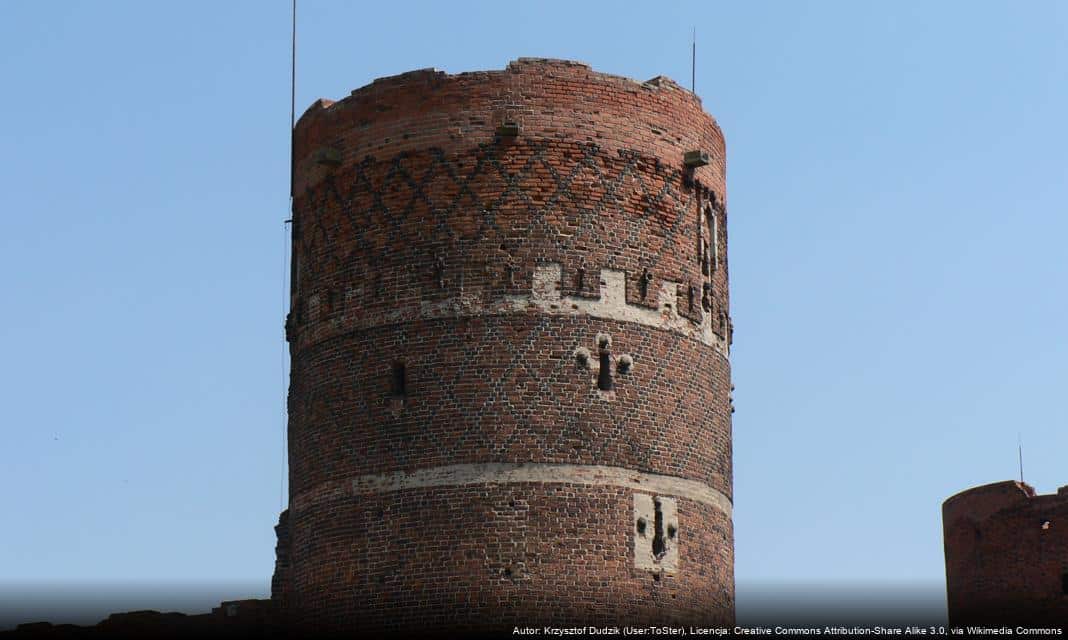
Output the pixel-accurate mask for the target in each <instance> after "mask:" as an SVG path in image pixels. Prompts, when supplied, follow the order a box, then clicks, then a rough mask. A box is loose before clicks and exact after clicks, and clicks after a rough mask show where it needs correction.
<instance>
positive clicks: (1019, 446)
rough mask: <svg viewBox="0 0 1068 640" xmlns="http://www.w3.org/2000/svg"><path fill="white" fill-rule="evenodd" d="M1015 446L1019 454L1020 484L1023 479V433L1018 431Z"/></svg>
mask: <svg viewBox="0 0 1068 640" xmlns="http://www.w3.org/2000/svg"><path fill="white" fill-rule="evenodd" d="M1016 448H1017V452H1018V453H1019V454H1020V483H1021V484H1022V483H1023V481H1024V479H1023V434H1021V433H1020V432H1017V433H1016Z"/></svg>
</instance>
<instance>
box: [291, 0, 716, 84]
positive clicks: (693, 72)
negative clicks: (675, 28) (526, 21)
mask: <svg viewBox="0 0 1068 640" xmlns="http://www.w3.org/2000/svg"><path fill="white" fill-rule="evenodd" d="M293 1H294V2H296V0H293ZM691 42H692V43H693V44H692V46H691V48H690V93H697V27H694V28H693V40H692V41H691Z"/></svg>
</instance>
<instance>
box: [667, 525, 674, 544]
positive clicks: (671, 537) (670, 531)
mask: <svg viewBox="0 0 1068 640" xmlns="http://www.w3.org/2000/svg"><path fill="white" fill-rule="evenodd" d="M668 539H669V540H674V539H675V525H671V524H669V525H668Z"/></svg>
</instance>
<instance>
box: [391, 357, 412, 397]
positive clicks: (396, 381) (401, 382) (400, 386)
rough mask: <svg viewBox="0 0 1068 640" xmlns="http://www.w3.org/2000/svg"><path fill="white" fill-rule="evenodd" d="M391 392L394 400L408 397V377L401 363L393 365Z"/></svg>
mask: <svg viewBox="0 0 1068 640" xmlns="http://www.w3.org/2000/svg"><path fill="white" fill-rule="evenodd" d="M391 392H392V394H393V397H395V398H404V397H406V396H407V395H408V376H407V373H406V372H405V370H404V363H403V362H394V363H393V384H392V388H391Z"/></svg>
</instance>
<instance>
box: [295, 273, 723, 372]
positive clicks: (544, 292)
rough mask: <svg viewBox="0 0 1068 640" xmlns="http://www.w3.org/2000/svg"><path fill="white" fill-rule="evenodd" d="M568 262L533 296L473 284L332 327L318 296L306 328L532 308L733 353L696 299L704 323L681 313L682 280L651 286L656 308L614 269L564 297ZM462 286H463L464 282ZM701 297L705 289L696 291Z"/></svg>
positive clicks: (537, 276)
mask: <svg viewBox="0 0 1068 640" xmlns="http://www.w3.org/2000/svg"><path fill="white" fill-rule="evenodd" d="M562 270H563V267H562V266H561V265H560V264H559V263H547V264H542V265H538V266H537V267H535V268H534V280H533V287H532V291H531V293H530V295H505V296H499V297H492V296H489V295H488V294H487V293H486V292H485V291H484V290H481V289H469V290H467V291H465V292H463V293H462V294H461V295H460V296H459V297H454V298H448V299H446V300H440V301H435V302H429V301H424V302H422V303H421V304H419V305H417V306H416V305H408V306H403V307H398V308H396V309H391V310H389V311H385V312H378V313H361V314H350V315H346V316H343V317H340V318H335V319H333V320H331V321H330V322H331V326H329V327H326V326H324V327H320V328H317V327H316V326H315V323H317V322H320V321H321V320H322V318H320V306H321V304H322V301H321V300H320V299H319V296H318V295H312V296H310V297H309V298H308V321H309V322H310V323H312V324H311V325H309V327H308V328H307V329H305V331H310V334H309V337H308V339H307V340H308V344H306V345H305V346H310V344H314V343H315V342H317V341H318V339H319V336H317V335H316V334H317V333H319V332H325V334H326V335H327V336H328V335H332V334H334V333H336V332H341V331H351V330H353V329H370V328H373V327H379V326H383V325H392V324H398V323H401V322H409V321H412V320H417V319H437V318H461V317H470V316H481V315H500V314H509V313H528V312H530V311H532V310H537V311H539V312H541V313H545V314H548V315H563V316H568V315H570V316H591V317H594V318H603V319H606V320H617V321H620V322H633V323H635V324H641V325H645V326H647V327H653V328H656V329H661V330H664V331H672V332H675V333H679V334H682V335H684V336H686V337H689V338H693V339H695V340H698V341H700V342H701V343H703V344H705V345H708V346H710V347H712V348H713V349H714V350H715V351H716V352H718V353H720V354H721V355H722V356H723V357H724V358H729V357H730V347H729V344H728V340H727V338H726V337H725V336H720V335H717V334H716V332H715V331H713V330H712V316H711V314H709V313H705V312H704V311H703V310H700V300H698V301H697V306H698V310H699V313H700V314H701V321H700V323H695V322H693V321H692V320H690V319H688V318H686V317H685V316H682V315H680V314H679V310H678V299H679V294H680V291H682V289H681V287H682V284H680V283H678V282H671V281H665V282H663V283H661V286H660V290H659V291H650V292H649V293H650V295H653V296H655V299H656V301H657V306H656V308H651V307H645V306H641V305H635V304H630V303H629V302H627V294H626V273H624V272H623V271H618V270H615V269H601V272H600V296H599V297H597V298H587V297H583V296H565V295H561V293H560V280H561V277H562ZM461 290H463V287H462V283H461ZM364 295H365V291H364V290H363V288H362V287H356V288H354V289H351V290H349V291H348V292H347V293H346V299H348V298H353V299H359V298H360V297H362V296H364ZM696 295H697V296H698V297H699V296H700V295H701V292H697V293H696Z"/></svg>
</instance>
